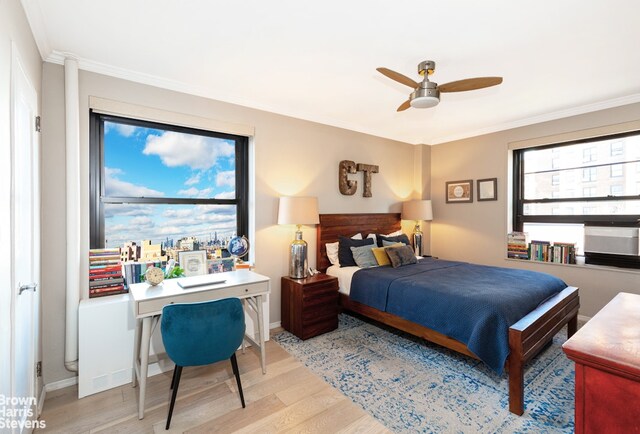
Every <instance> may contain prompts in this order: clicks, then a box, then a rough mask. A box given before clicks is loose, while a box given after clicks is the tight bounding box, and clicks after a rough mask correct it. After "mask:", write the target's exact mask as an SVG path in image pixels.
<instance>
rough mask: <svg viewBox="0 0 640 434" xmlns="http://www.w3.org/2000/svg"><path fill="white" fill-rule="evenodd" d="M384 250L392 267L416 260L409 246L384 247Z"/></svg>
mask: <svg viewBox="0 0 640 434" xmlns="http://www.w3.org/2000/svg"><path fill="white" fill-rule="evenodd" d="M385 250H386V251H387V255H389V260H390V261H391V266H392V267H393V268H398V267H402V266H403V265H409V264H415V263H417V262H418V260H417V259H416V255H415V254H414V253H413V249H412V248H411V246H399V247H386V248H385Z"/></svg>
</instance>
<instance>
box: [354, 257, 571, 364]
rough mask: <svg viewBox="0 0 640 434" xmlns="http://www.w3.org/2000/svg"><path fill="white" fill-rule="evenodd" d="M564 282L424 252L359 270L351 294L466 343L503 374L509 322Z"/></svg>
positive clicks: (554, 278)
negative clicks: (410, 261)
mask: <svg viewBox="0 0 640 434" xmlns="http://www.w3.org/2000/svg"><path fill="white" fill-rule="evenodd" d="M566 287H567V285H566V284H565V283H564V282H563V281H562V280H560V279H558V278H557V277H554V276H551V275H549V274H546V273H538V272H534V271H528V270H516V269H511V268H500V267H489V266H484V265H475V264H468V263H465V262H453V261H444V260H435V259H431V258H425V259H422V260H420V261H419V262H418V263H417V264H415V265H407V266H404V267H399V268H391V267H390V266H384V267H373V268H365V269H362V270H359V271H357V272H356V273H355V274H354V275H353V279H352V281H351V293H350V295H349V296H350V298H351V299H352V300H353V301H357V302H359V303H363V304H366V305H368V306H371V307H374V308H376V309H378V310H381V311H384V312H388V313H391V314H394V315H397V316H399V317H402V318H404V319H407V320H409V321H412V322H415V323H418V324H420V325H423V326H425V327H428V328H430V329H432V330H435V331H437V332H439V333H442V334H444V335H446V336H449V337H452V338H454V339H456V340H458V341H460V342H463V343H465V344H466V345H467V347H468V348H469V349H470V350H471V351H472V352H473V353H474V354H476V355H477V356H478V357H479V358H480V360H482V361H483V362H485V363H486V364H487V365H488V366H489V367H491V368H492V369H493V370H495V371H496V372H497V373H498V374H502V370H503V368H504V364H505V361H506V360H507V356H508V355H509V336H508V335H509V327H510V326H511V325H513V324H515V323H516V322H518V321H519V320H520V319H521V318H522V317H524V316H525V315H526V314H528V313H529V312H531V311H532V310H534V309H535V308H536V307H537V306H538V305H539V304H540V303H542V302H543V301H545V300H546V299H548V298H549V297H551V296H552V295H554V294H557V293H558V292H560V291H562V290H563V289H564V288H566Z"/></svg>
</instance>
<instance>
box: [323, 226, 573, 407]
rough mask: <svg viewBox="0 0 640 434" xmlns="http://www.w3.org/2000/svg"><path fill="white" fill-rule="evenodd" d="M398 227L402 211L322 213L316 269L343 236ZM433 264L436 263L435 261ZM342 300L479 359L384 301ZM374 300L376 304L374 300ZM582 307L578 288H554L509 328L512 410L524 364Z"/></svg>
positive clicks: (520, 397)
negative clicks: (381, 303) (382, 303)
mask: <svg viewBox="0 0 640 434" xmlns="http://www.w3.org/2000/svg"><path fill="white" fill-rule="evenodd" d="M399 229H400V214H397V213H384V214H382V213H381V214H322V215H320V224H319V226H318V231H317V254H316V259H317V268H318V270H320V271H323V272H326V270H327V269H328V268H329V266H330V265H331V263H330V261H329V259H328V257H327V252H326V247H325V245H326V244H327V243H332V242H335V241H338V239H339V237H340V236H352V235H354V234H356V233H361V234H363V236H365V237H366V235H367V234H370V233H371V234H380V233H381V234H387V233H391V232H394V231H397V230H399ZM442 262H443V263H444V262H446V261H442ZM420 263H421V264H423V265H422V266H424V267H431V266H430V265H428V261H421V262H420ZM433 263H438V262H437V261H433ZM447 266H449V265H448V264H447ZM456 266H457V265H456ZM408 267H413V265H408V266H406V267H401V268H407V269H408ZM475 267H478V266H475ZM380 268H382V267H380ZM436 268H443V267H442V266H439V267H436ZM485 268H486V267H485ZM503 270H505V269H503ZM353 271H354V270H345V269H344V268H343V269H342V270H341V272H342V273H343V274H344V275H345V276H346V277H347V279H344V278H343V277H341V278H340V280H341V282H344V281H348V279H349V278H350V276H352V275H353ZM563 286H564V285H563ZM340 304H341V307H342V309H343V310H346V311H351V312H354V313H357V314H360V315H362V316H365V317H367V318H370V319H373V320H375V321H378V322H381V323H383V324H386V325H388V326H391V327H394V328H396V329H399V330H402V331H404V332H407V333H410V334H412V335H415V336H418V337H421V338H423V339H426V340H428V341H430V342H433V343H436V344H439V345H442V346H444V347H446V348H449V349H451V350H454V351H457V352H459V353H462V354H465V355H467V356H469V357H473V358H475V359H481V358H480V357H478V355H476V354H475V353H474V351H472V350H471V349H470V348H469V347H468V346H467V345H466V344H465V343H463V342H462V341H460V340H458V339H455V338H453V337H450V336H449V335H447V334H443V333H440V332H438V331H436V330H434V329H432V328H429V327H425V326H424V325H421V324H419V323H417V322H415V321H411V320H408V319H406V318H404V317H403V316H402V315H401V314H394V313H390V312H388V311H386V308H383V307H381V306H378V307H380V308H376V307H372V306H370V305H367V304H364V303H360V302H358V301H355V300H353V299H352V297H350V296H349V295H348V291H342V290H341V293H340ZM372 304H373V305H375V303H372ZM579 307H580V300H579V297H578V288H575V287H570V286H568V287H566V288H564V289H561V290H560V291H559V292H557V293H555V295H552V296H550V297H548V298H546V299H545V301H543V302H542V303H541V304H539V305H537V306H536V307H534V308H532V310H531V311H528V313H526V314H523V316H522V317H521V318H519V319H517V320H516V321H515V323H512V324H511V325H510V326H509V327H508V328H506V329H505V332H506V333H507V335H508V336H504V337H501V338H503V339H504V340H505V341H506V342H508V357H507V358H506V363H505V368H506V370H507V371H508V376H509V411H510V412H512V413H514V414H517V415H521V414H522V413H523V412H524V365H525V363H527V362H528V361H529V360H531V359H532V358H533V357H534V356H535V355H536V354H538V352H539V351H540V350H541V349H542V348H544V346H545V345H546V344H547V343H548V342H549V341H550V340H551V339H552V338H553V336H554V335H555V334H556V333H558V332H559V331H560V330H561V329H562V328H563V327H564V326H565V325H566V326H567V330H568V336H571V335H573V333H575V331H576V329H577V315H578V309H579Z"/></svg>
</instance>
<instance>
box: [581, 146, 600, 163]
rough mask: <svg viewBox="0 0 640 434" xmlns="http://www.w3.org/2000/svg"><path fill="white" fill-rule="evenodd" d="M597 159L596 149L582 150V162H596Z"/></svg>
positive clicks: (592, 147) (593, 147) (591, 147)
mask: <svg viewBox="0 0 640 434" xmlns="http://www.w3.org/2000/svg"><path fill="white" fill-rule="evenodd" d="M597 158H598V149H597V148H596V147H595V146H590V147H587V148H583V149H582V162H583V163H589V162H591V161H596V159H597Z"/></svg>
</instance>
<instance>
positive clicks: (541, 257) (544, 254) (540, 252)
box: [529, 241, 551, 262]
mask: <svg viewBox="0 0 640 434" xmlns="http://www.w3.org/2000/svg"><path fill="white" fill-rule="evenodd" d="M550 250H551V243H550V242H549V241H531V243H530V244H529V259H531V260H532V261H540V262H549V257H550V256H549V252H550Z"/></svg>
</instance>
